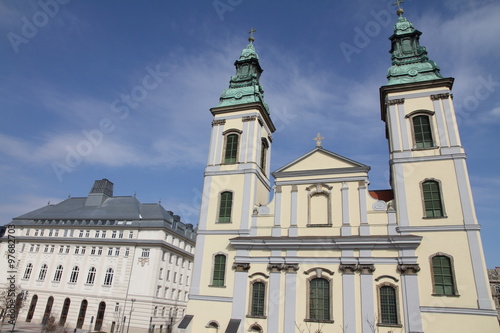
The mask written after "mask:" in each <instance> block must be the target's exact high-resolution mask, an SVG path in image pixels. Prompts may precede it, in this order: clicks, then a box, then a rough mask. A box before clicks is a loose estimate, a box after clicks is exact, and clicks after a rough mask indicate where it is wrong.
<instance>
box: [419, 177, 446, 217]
mask: <svg viewBox="0 0 500 333" xmlns="http://www.w3.org/2000/svg"><path fill="white" fill-rule="evenodd" d="M422 193H423V196H424V209H425V217H443V216H444V213H443V204H442V202H441V191H440V189H439V183H438V182H437V181H434V180H429V181H425V182H423V183H422Z"/></svg>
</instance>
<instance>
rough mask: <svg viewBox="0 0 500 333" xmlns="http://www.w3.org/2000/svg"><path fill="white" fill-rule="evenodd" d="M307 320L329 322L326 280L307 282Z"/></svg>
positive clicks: (328, 292)
mask: <svg viewBox="0 0 500 333" xmlns="http://www.w3.org/2000/svg"><path fill="white" fill-rule="evenodd" d="M309 319H310V320H318V321H322V320H330V283H329V282H328V280H326V279H322V278H316V279H312V280H311V281H310V282H309Z"/></svg>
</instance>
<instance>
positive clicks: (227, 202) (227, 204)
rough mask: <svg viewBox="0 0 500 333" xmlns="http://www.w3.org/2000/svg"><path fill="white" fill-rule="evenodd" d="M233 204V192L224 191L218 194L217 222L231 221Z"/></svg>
mask: <svg viewBox="0 0 500 333" xmlns="http://www.w3.org/2000/svg"><path fill="white" fill-rule="evenodd" d="M232 206H233V193H232V192H229V191H226V192H222V193H221V194H220V207H219V220H218V222H219V223H229V222H231V209H232Z"/></svg>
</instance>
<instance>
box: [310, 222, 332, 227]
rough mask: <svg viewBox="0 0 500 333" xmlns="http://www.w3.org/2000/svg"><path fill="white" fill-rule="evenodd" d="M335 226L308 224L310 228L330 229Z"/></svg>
mask: <svg viewBox="0 0 500 333" xmlns="http://www.w3.org/2000/svg"><path fill="white" fill-rule="evenodd" d="M332 226H333V224H331V223H330V224H308V225H307V227H308V228H329V227H332Z"/></svg>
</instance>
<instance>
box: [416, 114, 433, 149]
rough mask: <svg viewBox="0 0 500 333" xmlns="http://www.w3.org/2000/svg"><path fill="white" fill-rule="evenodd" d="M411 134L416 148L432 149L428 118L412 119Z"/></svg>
mask: <svg viewBox="0 0 500 333" xmlns="http://www.w3.org/2000/svg"><path fill="white" fill-rule="evenodd" d="M413 134H414V136H415V147H416V148H430V147H434V141H433V140H432V132H431V124H430V120H429V117H428V116H416V117H413Z"/></svg>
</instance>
